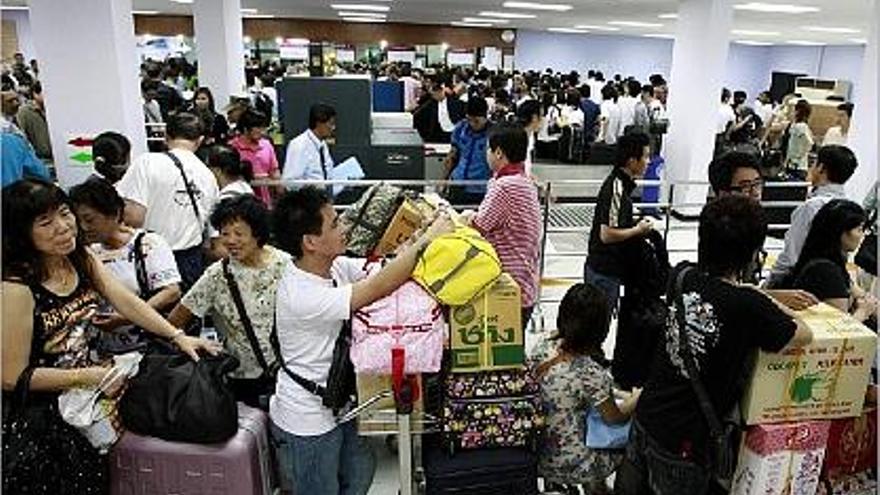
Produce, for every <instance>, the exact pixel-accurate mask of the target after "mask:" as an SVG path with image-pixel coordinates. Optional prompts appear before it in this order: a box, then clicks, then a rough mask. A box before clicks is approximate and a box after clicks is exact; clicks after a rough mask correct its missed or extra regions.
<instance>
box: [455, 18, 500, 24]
mask: <svg viewBox="0 0 880 495" xmlns="http://www.w3.org/2000/svg"><path fill="white" fill-rule="evenodd" d="M461 21H462V22H489V23H492V24H507V23H508V22H510V21H508V20H507V19H489V18H488V17H465V18H464V19H462V20H461Z"/></svg>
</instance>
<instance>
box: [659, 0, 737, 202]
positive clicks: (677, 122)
mask: <svg viewBox="0 0 880 495" xmlns="http://www.w3.org/2000/svg"><path fill="white" fill-rule="evenodd" d="M732 22H733V4H732V0H682V2H681V4H680V7H679V11H678V23H677V27H676V33H675V44H674V46H673V49H672V68H671V71H670V75H669V100H668V115H669V134H668V135H667V136H666V139H665V142H664V147H663V149H664V158H665V159H666V168H665V178H666V180H667V181H702V182H706V181H707V180H708V174H707V171H708V166H709V162H710V161H711V159H712V152H713V149H714V147H715V127H716V124H717V119H718V108H719V106H720V104H721V88H722V84H723V81H724V73H725V63H726V61H727V51H728V47H729V44H730V39H729V38H730V34H729V33H730V28H731V24H732ZM706 191H707V188H706V186H699V187H697V186H689V187H681V186H676V188H675V198H674V199H675V202H676V203H682V202H687V203H694V202H701V201H704V200H705V199H706ZM675 209H676V211H678V212H680V213H683V214H687V215H696V214H698V213H699V211H700V208H699V207H690V208H680V207H676V208H675Z"/></svg>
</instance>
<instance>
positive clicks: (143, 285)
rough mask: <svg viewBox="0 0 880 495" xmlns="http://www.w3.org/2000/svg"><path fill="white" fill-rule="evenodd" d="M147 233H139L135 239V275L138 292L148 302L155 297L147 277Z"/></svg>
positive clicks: (144, 231)
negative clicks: (145, 244)
mask: <svg viewBox="0 0 880 495" xmlns="http://www.w3.org/2000/svg"><path fill="white" fill-rule="evenodd" d="M146 235H147V231H146V230H143V231H141V232H138V234H137V235H136V236H135V238H134V252H133V253H132V254H133V255H134V275H135V278H136V279H137V284H138V290H140V292H141V299H143V300H145V301H146V300H147V299H149V298H150V297H152V296H153V294H152V291H150V282H149V280H150V279H149V277H148V276H147V260H146V256H144V236H146Z"/></svg>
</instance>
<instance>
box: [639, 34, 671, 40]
mask: <svg viewBox="0 0 880 495" xmlns="http://www.w3.org/2000/svg"><path fill="white" fill-rule="evenodd" d="M642 36H644V37H645V38H660V39H664V40H674V39H675V35H674V34H663V33H650V34H643V35H642Z"/></svg>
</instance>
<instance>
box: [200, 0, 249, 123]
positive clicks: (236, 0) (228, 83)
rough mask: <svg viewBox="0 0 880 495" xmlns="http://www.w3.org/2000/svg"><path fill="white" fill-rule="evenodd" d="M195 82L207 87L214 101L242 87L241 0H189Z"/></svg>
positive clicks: (222, 101)
mask: <svg viewBox="0 0 880 495" xmlns="http://www.w3.org/2000/svg"><path fill="white" fill-rule="evenodd" d="M193 18H194V24H195V35H196V52H197V53H198V60H199V85H200V86H207V87H209V88H211V91H212V92H213V94H214V100H215V101H216V102H217V104H218V105H221V106H222V105H225V104H226V103H227V102H228V101H229V95H232V94H236V93H241V92H242V91H244V90H245V89H246V88H245V78H244V41H243V37H242V26H241V0H196V2H195V3H194V4H193Z"/></svg>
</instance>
